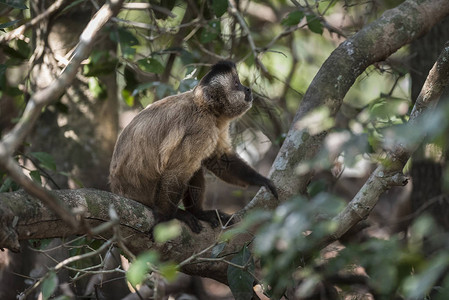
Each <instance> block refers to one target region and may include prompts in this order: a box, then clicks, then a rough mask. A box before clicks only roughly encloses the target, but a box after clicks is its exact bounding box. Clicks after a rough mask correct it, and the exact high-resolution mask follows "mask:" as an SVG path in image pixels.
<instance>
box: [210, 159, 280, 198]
mask: <svg viewBox="0 0 449 300" xmlns="http://www.w3.org/2000/svg"><path fill="white" fill-rule="evenodd" d="M204 165H205V166H206V168H208V169H209V170H210V171H212V172H213V173H214V174H215V175H216V176H217V177H219V178H221V179H222V180H224V181H226V182H228V183H231V184H235V185H238V186H242V187H247V186H248V185H258V186H265V187H266V188H267V189H268V190H270V191H271V193H272V194H273V196H275V197H276V198H278V193H277V191H276V187H275V186H274V184H273V182H272V181H271V180H270V179H268V178H266V177H264V176H262V175H260V174H259V173H257V171H256V170H254V169H253V168H251V167H250V166H248V165H247V164H246V163H245V162H244V161H243V160H242V159H241V158H240V157H239V156H238V155H237V154H235V153H225V154H223V155H222V156H220V157H218V156H212V157H210V158H208V159H206V160H205V161H204Z"/></svg>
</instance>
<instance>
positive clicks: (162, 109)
mask: <svg viewBox="0 0 449 300" xmlns="http://www.w3.org/2000/svg"><path fill="white" fill-rule="evenodd" d="M217 140H218V128H217V126H216V120H215V119H214V117H213V116H212V115H210V114H209V113H207V112H206V111H203V110H202V109H201V107H198V106H197V105H196V104H195V103H194V101H193V93H192V92H187V93H184V94H181V95H175V96H171V97H168V98H165V99H163V100H160V101H158V102H155V103H154V104H151V105H149V106H148V107H147V108H145V109H144V110H142V111H141V112H140V113H139V114H138V115H137V116H136V117H135V118H134V119H133V120H132V121H131V122H130V123H129V125H128V126H126V127H125V129H124V130H123V131H122V133H121V134H120V136H119V138H118V140H117V143H116V145H115V149H114V154H113V156H112V161H111V166H110V176H109V180H110V184H111V190H112V192H114V193H117V194H120V195H123V196H125V197H128V198H131V199H134V200H136V201H139V202H142V203H144V204H145V205H147V206H150V207H153V206H154V205H155V197H156V193H157V188H158V183H159V182H160V180H162V179H164V180H165V181H167V180H172V181H173V182H174V183H177V184H179V183H187V181H188V180H189V179H190V177H191V176H192V175H193V173H194V172H195V171H197V170H198V169H199V168H200V167H201V162H202V161H203V160H204V159H205V158H207V157H208V156H210V155H211V154H212V152H213V151H214V149H215V147H216V144H217Z"/></svg>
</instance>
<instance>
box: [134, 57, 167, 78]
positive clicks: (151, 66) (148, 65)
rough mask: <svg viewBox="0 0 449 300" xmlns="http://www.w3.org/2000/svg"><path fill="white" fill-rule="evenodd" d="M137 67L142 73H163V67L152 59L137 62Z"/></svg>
mask: <svg viewBox="0 0 449 300" xmlns="http://www.w3.org/2000/svg"><path fill="white" fill-rule="evenodd" d="M137 65H138V66H139V68H140V69H141V70H142V71H145V72H150V73H156V74H162V73H163V72H164V66H163V65H162V64H161V63H160V62H159V61H158V60H156V59H154V58H151V57H149V58H144V59H140V60H138V61H137Z"/></svg>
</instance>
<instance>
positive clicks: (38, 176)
mask: <svg viewBox="0 0 449 300" xmlns="http://www.w3.org/2000/svg"><path fill="white" fill-rule="evenodd" d="M30 177H31V179H33V181H34V182H36V183H38V184H40V185H42V179H41V173H40V172H39V171H38V170H34V171H31V172H30Z"/></svg>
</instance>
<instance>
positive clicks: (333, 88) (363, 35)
mask: <svg viewBox="0 0 449 300" xmlns="http://www.w3.org/2000/svg"><path fill="white" fill-rule="evenodd" d="M446 4H447V2H446V1H445V0H425V1H419V0H408V1H405V2H404V3H402V4H401V5H399V6H397V7H396V8H393V9H390V10H387V11H386V12H384V14H383V15H382V16H381V17H380V18H379V19H377V20H376V21H374V22H372V23H371V24H369V25H368V26H366V27H365V28H364V29H362V30H361V31H359V32H358V33H356V34H355V35H354V36H352V37H351V38H350V39H348V40H346V41H345V42H343V43H342V44H340V46H339V47H338V48H337V49H335V50H334V51H333V52H332V54H331V55H330V56H329V58H328V59H327V60H326V61H325V62H324V64H323V65H322V67H321V68H320V70H319V71H318V73H317V75H316V76H315V78H314V79H313V81H312V83H311V84H310V86H309V88H308V89H307V91H306V93H305V95H304V98H303V99H302V101H301V105H300V107H299V109H298V111H297V113H296V115H295V118H294V120H293V123H292V126H291V127H290V130H289V132H288V134H287V137H286V139H285V141H284V143H283V145H282V147H281V149H280V151H279V153H278V156H277V157H276V160H275V161H274V163H273V167H272V169H271V178H272V179H273V181H274V183H275V185H276V186H277V188H278V192H279V199H280V201H284V200H286V199H289V198H290V197H292V196H294V195H297V194H299V193H304V192H305V190H306V188H307V184H308V183H309V181H310V179H311V177H312V175H313V174H312V173H309V174H306V175H303V176H299V175H298V174H297V172H296V167H297V166H298V164H300V163H301V162H307V161H308V160H311V159H312V158H313V157H314V156H315V155H316V154H317V153H318V151H319V150H320V149H321V148H322V147H323V141H324V138H325V137H326V135H327V132H321V133H320V134H316V135H313V134H311V132H310V130H309V128H307V127H305V128H304V127H300V126H299V124H298V121H299V120H302V119H304V117H306V116H307V115H308V114H309V113H311V112H313V111H314V110H315V109H317V108H325V109H327V110H328V112H329V117H330V118H334V117H335V116H336V114H337V112H338V110H339V109H340V106H341V104H342V102H343V98H344V96H345V95H346V93H347V92H348V90H349V88H350V87H351V86H352V85H353V84H354V82H355V80H356V78H357V77H358V76H359V75H360V74H362V72H364V71H365V69H366V68H367V67H368V66H370V65H372V64H373V63H375V62H379V61H382V60H385V59H386V58H387V57H388V56H390V55H391V54H393V53H394V52H395V51H397V50H398V49H399V48H401V47H402V46H404V45H406V44H408V43H410V42H411V41H412V40H414V39H416V38H418V37H419V36H421V35H422V34H424V33H426V32H427V31H428V30H429V29H430V28H431V27H432V26H433V25H435V24H436V23H438V22H439V21H440V20H442V19H443V18H444V17H445V16H447V15H449V6H448V5H446ZM430 16H431V17H430ZM398 28H400V29H398ZM278 205H279V201H276V199H274V198H273V197H272V195H270V193H267V192H266V190H265V189H261V190H260V191H259V193H258V194H257V195H256V196H255V197H254V199H253V200H252V201H251V202H250V203H249V204H248V205H247V207H246V208H245V209H244V210H243V211H242V212H241V213H240V214H244V213H245V212H246V211H248V210H250V209H252V208H255V207H258V208H264V209H273V208H275V207H276V206H278Z"/></svg>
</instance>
